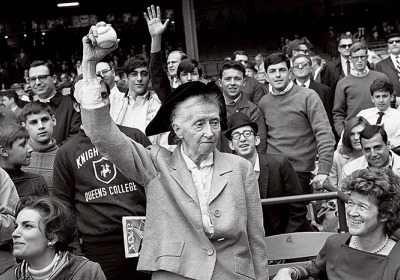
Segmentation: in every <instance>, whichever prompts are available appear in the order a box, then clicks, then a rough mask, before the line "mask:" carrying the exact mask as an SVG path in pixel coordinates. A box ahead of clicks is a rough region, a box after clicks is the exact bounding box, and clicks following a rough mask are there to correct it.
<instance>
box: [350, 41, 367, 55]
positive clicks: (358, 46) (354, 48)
mask: <svg viewBox="0 0 400 280" xmlns="http://www.w3.org/2000/svg"><path fill="white" fill-rule="evenodd" d="M361 50H365V51H366V52H367V53H368V48H367V45H366V44H365V43H364V42H357V43H354V44H353V45H351V47H350V54H352V53H355V52H358V51H361Z"/></svg>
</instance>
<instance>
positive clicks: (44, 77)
mask: <svg viewBox="0 0 400 280" xmlns="http://www.w3.org/2000/svg"><path fill="white" fill-rule="evenodd" d="M49 76H51V75H50V74H46V75H40V76H37V77H29V83H30V84H31V85H33V84H35V83H36V80H39V82H41V83H45V82H46V80H47V77H49Z"/></svg>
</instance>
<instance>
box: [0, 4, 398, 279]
mask: <svg viewBox="0 0 400 280" xmlns="http://www.w3.org/2000/svg"><path fill="white" fill-rule="evenodd" d="M144 18H145V20H146V22H147V26H148V31H149V36H150V38H151V45H150V54H149V56H148V57H147V56H145V55H142V54H140V55H133V56H130V57H129V58H128V59H127V60H126V61H125V62H124V63H123V65H122V71H123V73H124V78H123V79H120V78H116V77H117V76H118V74H117V72H116V71H117V70H116V69H115V68H113V65H112V63H110V62H109V60H108V58H109V57H110V56H111V55H112V54H113V53H115V52H117V51H118V49H119V39H118V40H117V41H116V42H115V44H114V45H113V46H111V47H110V48H101V47H99V46H98V45H97V41H96V39H97V28H99V27H100V26H101V27H103V26H104V25H106V23H104V22H98V23H97V24H96V25H94V26H92V27H91V28H90V30H89V33H88V34H87V35H86V36H84V37H83V38H82V57H81V60H79V72H78V73H77V75H76V77H75V78H74V80H73V81H66V80H64V81H63V82H62V83H61V84H63V85H62V86H60V84H59V83H58V77H57V75H56V70H55V69H54V67H53V65H52V64H50V63H48V61H45V60H35V61H32V62H31V63H30V64H29V66H27V68H26V84H27V85H29V90H30V91H31V92H32V94H31V95H30V96H29V98H28V99H25V100H24V98H22V96H24V94H23V93H22V92H25V91H24V88H23V87H22V88H19V89H18V90H21V91H22V92H21V94H18V93H17V92H16V90H14V91H5V92H3V94H2V96H1V105H2V106H0V214H1V216H0V279H10V280H11V279H13V280H14V279H18V280H19V279H21V280H22V279H109V280H113V279H115V280H117V279H118V280H120V279H156V280H157V279H200V280H203V279H257V280H258V279H270V275H269V273H268V260H267V257H266V252H267V250H268V247H267V245H266V243H265V238H264V237H265V236H269V235H276V234H281V233H291V232H299V231H315V230H326V231H328V230H332V231H335V232H336V233H337V234H334V235H332V237H330V238H329V239H328V240H327V242H326V244H325V246H324V248H323V249H322V250H321V251H320V253H319V254H318V256H317V258H316V259H315V260H313V261H312V262H310V263H309V265H308V266H307V267H305V268H304V267H297V266H294V267H291V268H288V269H283V270H281V271H280V272H279V273H278V274H277V275H276V276H275V279H308V277H314V278H324V277H325V278H326V279H385V280H391V279H400V264H399V261H398V260H399V258H398V256H399V250H400V249H399V245H398V244H397V243H398V242H397V238H396V234H395V233H396V231H397V230H398V229H399V227H400V177H398V176H400V157H399V155H398V154H399V153H400V118H399V115H400V112H399V111H400V107H399V104H400V101H399V100H400V99H398V98H396V97H397V96H400V78H399V77H400V33H394V32H393V33H389V34H387V36H386V42H387V46H388V53H389V55H388V57H387V58H381V57H379V61H377V60H373V59H374V58H375V56H374V55H373V54H372V55H371V50H369V49H368V48H367V45H366V44H365V42H363V41H362V40H358V39H356V38H355V37H354V36H351V35H349V34H341V35H340V37H339V40H338V42H337V43H338V44H337V48H336V49H337V51H338V57H337V58H336V59H335V60H331V61H323V59H322V58H321V56H319V55H318V54H316V53H314V52H312V51H311V49H310V48H311V47H312V46H311V43H310V41H309V40H308V39H307V38H302V39H296V40H293V41H291V42H289V43H288V44H287V45H286V46H285V48H284V50H279V51H276V52H273V53H271V54H269V55H267V56H265V55H264V54H262V53H260V54H257V55H256V56H255V57H254V59H252V58H251V57H249V55H248V53H247V52H246V51H245V50H237V51H235V52H234V53H233V54H232V56H231V57H229V58H226V59H225V61H224V63H223V65H222V66H221V69H220V73H219V77H218V79H213V80H208V79H207V77H205V76H204V73H203V69H202V66H201V61H200V62H199V61H196V60H195V59H193V58H190V57H188V56H187V55H186V54H185V53H184V52H183V51H182V50H174V51H171V52H169V54H168V56H167V59H166V60H167V63H166V65H165V64H164V60H165V57H164V55H165V52H164V49H163V43H162V38H163V34H164V32H165V31H166V30H167V28H168V25H169V20H168V19H167V20H166V21H165V22H162V20H161V10H160V8H159V7H154V6H150V7H148V9H147V11H146V12H144ZM65 89H68V90H67V91H65ZM0 93H1V92H0ZM327 185H329V186H332V187H334V188H338V189H340V190H343V191H344V192H345V193H346V194H347V195H348V201H347V202H346V214H347V222H348V233H339V232H340V229H338V227H337V220H334V221H327V220H328V219H331V218H332V216H329V215H327V214H326V207H325V206H326V205H329V203H330V201H325V202H324V203H323V204H322V206H321V210H324V215H318V216H319V218H320V220H319V221H318V222H320V223H321V224H331V225H334V224H335V223H336V226H333V227H331V228H329V229H328V228H326V227H323V226H322V227H317V228H316V227H315V226H313V225H312V223H311V221H310V217H309V215H308V214H309V213H308V212H309V210H308V208H307V204H306V203H304V202H295V203H290V204H288V205H268V206H267V205H263V204H262V202H261V200H262V199H267V198H274V197H282V196H293V195H302V194H312V193H314V192H321V191H324V186H327ZM324 207H325V209H322V208H324ZM131 216H135V217H146V218H145V227H144V232H143V241H142V244H141V247H140V254H139V257H126V252H125V250H126V248H125V244H124V230H123V223H122V220H123V218H124V217H131ZM333 217H334V215H333ZM321 228H322V229H321ZM310 246H312V245H311V244H310ZM339 258H340V261H339ZM354 260H356V261H354ZM367 263H368V264H369V265H368V268H365V270H363V271H360V269H359V268H360V266H363V267H365V264H367ZM371 275H373V276H371ZM371 277H372V278H371Z"/></svg>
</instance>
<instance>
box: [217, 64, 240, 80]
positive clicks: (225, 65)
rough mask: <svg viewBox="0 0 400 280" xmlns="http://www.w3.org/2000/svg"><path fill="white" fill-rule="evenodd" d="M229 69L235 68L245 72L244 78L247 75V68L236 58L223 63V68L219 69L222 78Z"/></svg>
mask: <svg viewBox="0 0 400 280" xmlns="http://www.w3.org/2000/svg"><path fill="white" fill-rule="evenodd" d="M228 69H235V70H238V71H240V72H242V73H243V78H244V77H246V68H245V67H244V65H243V64H242V63H240V62H239V61H236V60H227V61H225V62H224V64H222V66H221V70H220V71H219V76H220V78H222V73H223V72H224V71H225V70H228Z"/></svg>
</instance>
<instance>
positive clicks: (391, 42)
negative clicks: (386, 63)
mask: <svg viewBox="0 0 400 280" xmlns="http://www.w3.org/2000/svg"><path fill="white" fill-rule="evenodd" d="M393 43H396V44H398V43H400V40H392V41H388V44H393Z"/></svg>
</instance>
